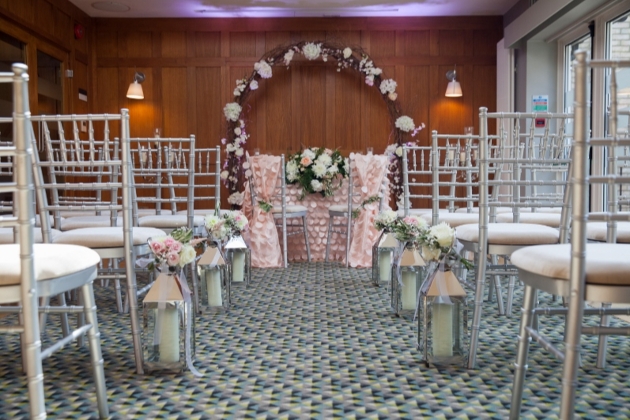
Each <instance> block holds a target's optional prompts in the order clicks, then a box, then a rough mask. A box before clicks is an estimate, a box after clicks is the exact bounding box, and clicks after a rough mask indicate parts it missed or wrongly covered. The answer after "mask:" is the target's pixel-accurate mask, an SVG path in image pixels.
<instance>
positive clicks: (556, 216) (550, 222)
mask: <svg viewBox="0 0 630 420" xmlns="http://www.w3.org/2000/svg"><path fill="white" fill-rule="evenodd" d="M513 218H514V217H513V215H512V213H501V214H497V222H499V223H512V220H513ZM560 219H561V214H560V213H540V212H536V213H520V214H519V223H530V224H537V225H545V226H550V227H555V228H559V227H560Z"/></svg>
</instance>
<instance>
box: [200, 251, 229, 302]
mask: <svg viewBox="0 0 630 420" xmlns="http://www.w3.org/2000/svg"><path fill="white" fill-rule="evenodd" d="M197 272H198V274H199V308H200V311H201V312H224V311H228V310H229V309H230V304H231V301H232V299H231V293H230V289H231V287H230V286H231V285H230V275H229V273H230V266H229V265H227V264H226V263H225V258H223V253H222V252H221V248H219V247H218V245H217V244H215V243H211V244H210V245H209V246H208V247H207V248H206V250H205V252H204V253H203V254H202V255H201V257H199V261H198V262H197Z"/></svg>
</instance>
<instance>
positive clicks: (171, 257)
mask: <svg viewBox="0 0 630 420" xmlns="http://www.w3.org/2000/svg"><path fill="white" fill-rule="evenodd" d="M166 263H167V264H168V265H170V266H175V265H177V264H179V254H178V253H177V252H169V253H168V254H167V255H166Z"/></svg>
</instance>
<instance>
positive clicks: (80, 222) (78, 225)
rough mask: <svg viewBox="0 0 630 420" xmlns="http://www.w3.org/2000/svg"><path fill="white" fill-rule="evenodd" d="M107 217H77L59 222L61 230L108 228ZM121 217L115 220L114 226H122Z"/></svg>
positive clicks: (109, 222) (108, 221)
mask: <svg viewBox="0 0 630 420" xmlns="http://www.w3.org/2000/svg"><path fill="white" fill-rule="evenodd" d="M111 223H112V222H111V220H110V218H109V216H79V217H70V218H67V219H63V220H62V221H61V230H62V231H66V230H73V229H85V228H93V227H110V226H111ZM122 224H123V219H122V217H118V218H116V226H122Z"/></svg>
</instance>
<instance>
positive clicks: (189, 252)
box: [179, 244, 197, 267]
mask: <svg viewBox="0 0 630 420" xmlns="http://www.w3.org/2000/svg"><path fill="white" fill-rule="evenodd" d="M196 256H197V252H196V251H195V248H193V247H192V246H191V245H189V244H186V245H184V246H183V247H182V250H181V251H180V253H179V266H180V267H183V266H185V265H186V264H190V263H191V262H193V260H194V259H195V257H196Z"/></svg>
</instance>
